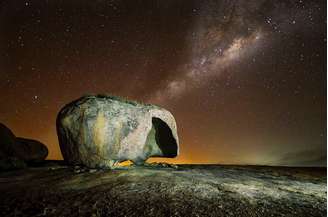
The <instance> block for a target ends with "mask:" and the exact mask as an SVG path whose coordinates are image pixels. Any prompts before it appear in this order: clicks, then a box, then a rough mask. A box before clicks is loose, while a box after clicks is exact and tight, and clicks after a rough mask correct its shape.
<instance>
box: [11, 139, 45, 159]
mask: <svg viewBox="0 0 328 217" xmlns="http://www.w3.org/2000/svg"><path fill="white" fill-rule="evenodd" d="M16 140H17V143H19V145H18V146H19V147H18V148H17V150H16V153H17V155H18V156H19V158H20V159H23V160H24V161H34V162H38V161H42V160H44V159H45V158H46V157H47V156H48V149H47V147H46V146H45V145H44V144H42V143H41V142H39V141H37V140H33V139H26V138H21V137H17V138H16Z"/></svg>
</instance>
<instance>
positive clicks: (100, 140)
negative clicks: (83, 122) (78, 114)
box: [93, 112, 106, 153]
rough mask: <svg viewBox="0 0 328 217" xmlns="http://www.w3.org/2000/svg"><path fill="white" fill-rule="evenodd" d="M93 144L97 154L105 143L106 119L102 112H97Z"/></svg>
mask: <svg viewBox="0 0 328 217" xmlns="http://www.w3.org/2000/svg"><path fill="white" fill-rule="evenodd" d="M93 142H94V144H95V145H96V146H97V148H98V153H99V151H101V150H102V149H103V146H104V144H105V142H106V118H105V116H104V114H103V112H99V113H98V115H97V119H96V121H95V124H94V126H93Z"/></svg>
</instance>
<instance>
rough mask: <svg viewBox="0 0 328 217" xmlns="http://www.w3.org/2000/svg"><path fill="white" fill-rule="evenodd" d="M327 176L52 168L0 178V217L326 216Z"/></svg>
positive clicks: (265, 170)
mask: <svg viewBox="0 0 328 217" xmlns="http://www.w3.org/2000/svg"><path fill="white" fill-rule="evenodd" d="M325 171H326V169H318V168H308V169H306V168H275V167H237V166H200V165H199V166H188V165H180V166H178V169H175V168H172V167H160V166H156V167H154V166H153V165H152V166H149V167H134V166H132V167H129V168H125V169H119V170H107V171H106V170H95V169H87V168H84V167H79V166H75V167H67V166H65V165H62V164H60V163H59V164H58V163H51V164H48V165H44V166H42V167H35V168H28V169H26V170H20V171H11V172H6V173H1V174H0V216H165V217H166V216H238V217H239V216H298V217H302V216H304V217H305V216H306V217H309V216H325V215H326V173H325Z"/></svg>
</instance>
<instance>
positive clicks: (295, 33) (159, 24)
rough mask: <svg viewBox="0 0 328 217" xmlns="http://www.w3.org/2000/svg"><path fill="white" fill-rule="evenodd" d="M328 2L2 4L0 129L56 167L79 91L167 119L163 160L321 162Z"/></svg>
mask: <svg viewBox="0 0 328 217" xmlns="http://www.w3.org/2000/svg"><path fill="white" fill-rule="evenodd" d="M326 43H327V41H326V1H323V0H322V1H306V0H304V1H302V0H299V1H276V0H275V1H273V0H272V1H261V0H258V1H246V0H244V1H231V0H227V1H210V0H209V1H191V0H184V1H179V0H175V1H173V0H162V1H155V0H154V1H152V0H149V1H137V0H135V1H128V0H126V1H109V0H95V1H90V0H89V1H84V0H70V1H68V0H34V1H23V0H3V1H1V2H0V122H2V123H4V124H5V125H7V126H8V127H9V128H11V129H12V130H13V132H14V133H15V134H16V135H17V136H23V137H28V138H34V139H37V140H40V141H41V142H43V143H45V144H46V145H47V146H48V148H49V156H48V158H49V159H61V158H62V157H61V154H60V149H59V146H58V141H57V135H56V130H55V118H56V115H57V113H58V111H59V110H60V108H61V107H63V106H64V105H65V104H66V103H68V102H70V101H72V100H74V99H76V98H78V97H80V96H82V95H85V94H96V93H108V94H114V95H119V96H123V97H126V98H129V99H132V100H138V101H142V102H147V103H154V104H158V105H160V106H163V107H165V108H167V109H168V110H170V111H171V112H172V113H173V115H174V116H175V118H176V121H177V125H178V133H179V137H180V141H181V148H180V156H179V157H178V158H177V159H176V160H173V161H170V162H178V163H226V164H267V165H293V166H295V165H298V166H301V165H305V166H308V165H325V164H326Z"/></svg>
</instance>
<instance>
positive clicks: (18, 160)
mask: <svg viewBox="0 0 328 217" xmlns="http://www.w3.org/2000/svg"><path fill="white" fill-rule="evenodd" d="M47 155H48V149H47V147H46V146H45V145H44V144H42V143H41V142H38V141H36V140H32V139H25V138H19V137H16V136H15V135H14V133H13V132H12V131H11V130H10V129H9V128H8V127H6V126H5V125H4V124H2V123H0V170H10V169H18V168H24V167H26V163H29V162H39V161H42V160H44V159H45V158H46V157H47Z"/></svg>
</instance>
